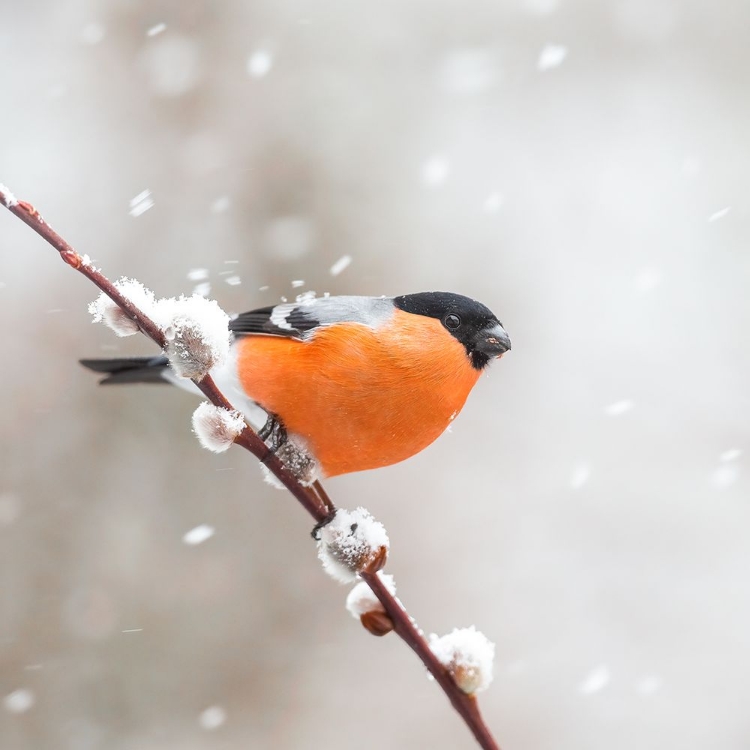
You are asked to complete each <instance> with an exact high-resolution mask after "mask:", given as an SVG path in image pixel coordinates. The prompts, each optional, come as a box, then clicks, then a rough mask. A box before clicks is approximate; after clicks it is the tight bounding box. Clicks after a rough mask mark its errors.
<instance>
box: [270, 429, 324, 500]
mask: <svg viewBox="0 0 750 750" xmlns="http://www.w3.org/2000/svg"><path fill="white" fill-rule="evenodd" d="M276 456H277V457H278V459H279V460H280V461H281V463H282V464H284V466H285V467H286V468H287V469H289V471H291V472H292V474H294V476H295V477H296V478H297V481H298V482H299V483H300V484H301V485H302V486H303V487H309V486H310V485H311V484H314V483H315V482H317V481H318V479H320V478H321V476H320V466H319V465H318V462H317V460H316V459H315V456H313V454H312V453H311V452H310V449H309V448H308V446H307V443H306V442H305V441H304V440H303V439H302V438H301V437H300V436H299V435H287V438H286V442H284V443H283V444H282V445H281V446H279V448H278V449H277V450H276ZM260 468H261V470H262V471H263V479H265V481H266V482H267V483H268V484H270V485H271V487H275V488H276V489H277V490H285V489H286V487H285V486H284V485H283V484H282V483H281V481H280V480H279V479H278V477H277V476H276V475H275V474H274V473H273V472H272V471H271V470H270V469H269V468H268V467H267V466H266V465H265V464H260Z"/></svg>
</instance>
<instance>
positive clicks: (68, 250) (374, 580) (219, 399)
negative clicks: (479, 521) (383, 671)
mask: <svg viewBox="0 0 750 750" xmlns="http://www.w3.org/2000/svg"><path fill="white" fill-rule="evenodd" d="M0 202H2V204H3V205H4V206H5V207H6V208H7V209H8V210H9V211H10V212H11V213H12V214H14V215H15V216H17V217H18V218H19V219H20V220H21V221H23V222H24V223H25V224H27V225H28V226H29V227H31V229H33V230H34V231H35V232H36V233H37V234H38V235H39V236H41V237H42V238H43V239H45V240H46V241H47V242H48V243H49V244H50V245H52V247H53V248H55V250H57V251H58V253H59V254H60V257H61V258H62V260H63V261H64V262H65V263H67V264H68V265H69V266H70V267H71V268H74V269H75V270H76V271H78V272H79V273H81V274H83V275H84V276H85V277H86V278H87V279H89V281H91V282H93V283H94V284H95V285H96V286H97V287H98V288H99V289H100V290H101V291H102V292H104V293H105V294H106V295H107V296H108V297H109V298H110V299H111V300H112V301H113V302H114V303H115V304H117V305H118V306H119V307H120V308H121V309H122V310H123V311H124V312H125V313H127V315H128V316H129V317H130V318H131V319H132V320H133V321H134V322H135V323H136V324H137V326H138V328H139V329H140V331H141V332H142V333H143V334H145V335H146V336H148V338H150V339H151V340H152V341H153V342H154V343H155V344H156V345H157V346H158V347H159V348H161V349H164V348H165V346H166V343H167V342H166V339H165V337H164V333H163V332H162V330H161V329H160V328H159V326H157V325H156V323H154V321H152V320H151V319H150V318H149V317H148V316H147V315H146V314H145V313H143V311H141V310H140V309H139V308H138V307H137V306H136V305H134V304H133V303H132V302H131V301H130V300H128V299H127V298H126V297H124V296H123V295H122V294H121V293H120V291H119V290H118V289H117V287H116V286H115V285H114V284H113V283H112V282H111V281H110V280H109V279H108V278H107V277H106V276H104V274H102V273H101V272H100V271H98V270H97V269H96V268H94V267H93V265H91V263H90V261H89V260H88V258H87V257H85V256H81V255H79V253H78V252H76V250H74V249H73V247H71V245H69V244H68V243H67V242H66V241H65V240H64V239H63V238H62V237H61V236H60V235H59V234H58V233H57V232H56V231H55V230H54V229H52V227H51V226H50V225H49V224H48V223H47V222H46V221H45V220H44V219H43V218H42V216H41V215H40V213H39V212H38V211H37V210H36V208H34V206H32V205H31V204H30V203H27V202H26V201H19V200H17V199H16V198H15V196H14V195H13V194H12V193H11V192H10V191H9V190H8V189H7V188H6V187H5V186H4V185H0ZM193 382H194V383H195V385H196V386H197V387H198V388H199V389H200V390H201V392H202V393H203V395H204V396H205V397H206V398H207V399H208V400H209V401H210V402H211V403H212V404H214V405H215V406H219V407H222V408H224V409H229V410H232V411H234V407H233V406H232V404H231V403H230V402H229V401H228V400H227V398H226V397H225V396H224V394H223V393H222V392H221V391H220V390H219V388H218V387H217V385H216V383H215V382H214V381H213V379H212V378H211V376H210V375H206V376H205V377H204V378H203V379H202V380H194V381H193ZM235 442H236V443H237V444H238V445H240V446H241V447H242V448H244V449H245V450H247V451H249V452H250V453H252V454H253V455H254V456H255V457H256V458H257V459H258V460H260V461H261V463H263V464H264V465H265V466H266V467H267V468H268V469H269V471H270V472H271V473H272V474H273V475H274V476H275V477H276V478H277V479H278V480H279V481H280V482H281V483H282V484H283V485H284V486H285V487H286V488H287V489H288V490H289V492H291V494H292V495H293V496H294V497H295V498H296V500H297V501H298V502H299V503H300V505H302V507H303V508H304V509H305V510H306V511H307V512H308V513H309V514H310V516H311V517H312V518H313V519H314V520H315V522H316V523H320V522H321V521H324V520H325V519H326V518H328V517H329V515H330V513H331V512H332V511H333V510H335V506H334V505H333V503H332V502H331V500H330V498H329V497H328V494H327V493H326V491H325V489H324V488H323V486H322V485H321V484H320V482H315V483H314V484H313V485H312V486H311V487H305V486H303V485H302V484H300V482H299V481H298V479H297V478H296V477H295V475H294V474H293V473H292V472H290V471H289V470H288V469H287V468H286V467H285V466H284V464H283V463H282V462H281V461H280V460H279V458H278V457H277V456H276V455H275V454H274V453H273V452H272V451H271V450H270V449H269V448H268V446H267V445H266V444H265V443H264V442H263V440H261V439H260V437H259V436H258V435H257V434H256V432H255V431H254V430H252V429H251V428H250V427H249V426H248V425H245V428H244V429H243V431H242V432H241V433H240V435H239V436H238V437H237V438H236V439H235ZM360 575H361V577H362V579H363V580H364V581H365V582H366V583H367V585H368V586H369V587H370V589H371V590H372V592H373V594H375V596H376V597H377V598H378V600H379V601H380V603H381V604H382V605H383V608H384V609H385V611H386V613H387V614H388V616H389V617H390V619H391V621H392V622H393V626H394V628H393V629H394V631H395V632H396V633H397V635H398V636H399V637H400V638H401V639H402V640H403V641H404V643H406V645H407V646H409V648H411V649H412V651H414V652H415V653H416V655H417V656H418V657H419V658H420V659H421V661H422V663H423V664H424V666H425V667H426V669H427V670H428V672H429V673H430V674H431V675H432V676H433V677H434V678H435V681H436V682H437V683H438V684H439V685H440V687H441V688H442V689H443V692H444V693H445V694H446V696H447V697H448V699H449V700H450V702H451V704H452V705H453V707H454V708H455V709H456V711H457V712H458V713H459V714H460V716H461V717H462V719H463V720H464V722H465V723H466V725H467V727H468V728H469V730H470V731H471V732H472V734H473V735H474V737H475V739H476V740H477V742H478V743H479V746H480V747H481V748H483V750H500V748H499V746H498V744H497V742H496V741H495V739H494V738H493V737H492V734H491V732H490V730H489V729H488V727H487V725H486V724H485V723H484V720H483V719H482V716H481V714H480V713H479V706H478V704H477V700H476V698H475V697H474V696H470V695H466V694H465V693H464V692H463V691H461V689H460V688H459V687H458V686H457V685H456V683H455V681H454V679H453V677H452V676H451V674H450V673H449V672H448V670H447V669H446V668H445V667H444V666H443V665H442V664H441V663H440V662H439V661H438V659H437V657H436V656H435V654H434V653H433V652H432V650H431V649H430V647H429V645H428V644H427V641H426V640H425V638H424V636H423V635H422V632H421V631H420V630H419V628H418V627H417V626H416V625H415V623H414V620H413V619H412V618H411V617H410V616H409V614H408V613H407V611H406V610H405V609H404V607H403V605H402V604H401V602H400V601H399V600H398V599H396V597H395V596H394V595H393V594H391V593H390V592H389V591H388V589H387V588H386V587H385V585H384V584H383V582H382V580H381V578H380V577H379V576H378V575H377V573H376V572H375V571H363V572H362V573H361V574H360Z"/></svg>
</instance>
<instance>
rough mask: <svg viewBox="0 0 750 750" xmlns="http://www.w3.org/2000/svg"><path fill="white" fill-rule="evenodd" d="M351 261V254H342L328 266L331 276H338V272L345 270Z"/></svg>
mask: <svg viewBox="0 0 750 750" xmlns="http://www.w3.org/2000/svg"><path fill="white" fill-rule="evenodd" d="M351 262H352V256H351V255H342V256H341V257H340V258H339V259H338V260H337V261H336V262H335V263H334V264H333V265H332V266H331V268H330V271H329V272H330V274H331V276H338V275H339V274H340V273H342V272H343V271H345V270H346V269H347V268H349V266H350V265H351Z"/></svg>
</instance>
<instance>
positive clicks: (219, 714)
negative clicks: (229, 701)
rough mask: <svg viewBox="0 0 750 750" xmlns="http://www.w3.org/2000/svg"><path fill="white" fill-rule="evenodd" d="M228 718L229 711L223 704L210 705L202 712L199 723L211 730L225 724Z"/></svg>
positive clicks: (203, 727)
mask: <svg viewBox="0 0 750 750" xmlns="http://www.w3.org/2000/svg"><path fill="white" fill-rule="evenodd" d="M226 720H227V712H226V711H225V710H224V709H223V708H222V707H221V706H210V707H209V708H207V709H205V711H202V712H201V715H200V716H199V717H198V724H199V725H200V726H201V728H202V729H205V730H207V731H211V730H213V729H218V728H219V727H220V726H222V725H223V724H225V723H226Z"/></svg>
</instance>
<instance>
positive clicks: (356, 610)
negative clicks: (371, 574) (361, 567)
mask: <svg viewBox="0 0 750 750" xmlns="http://www.w3.org/2000/svg"><path fill="white" fill-rule="evenodd" d="M378 577H379V578H380V579H381V580H382V581H383V584H384V585H385V587H386V589H388V591H389V592H390V593H391V594H393V595H394V596H395V595H396V584H395V582H394V580H393V576H391V575H388V574H387V573H383V572H382V571H378ZM346 610H347V612H349V614H350V615H351V616H352V617H354V618H355V619H356V620H359V618H360V617H362V615H365V614H367V613H368V612H385V608H384V607H383V605H382V604H381V603H380V599H378V597H377V596H375V594H373V593H372V589H371V588H370V587H369V586H368V585H367V584H366V583H365V582H364V581H360V582H359V583H358V584H357V585H356V586H355V587H354V588H353V589H352V590H351V591H350V592H349V595H348V596H347V597H346Z"/></svg>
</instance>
